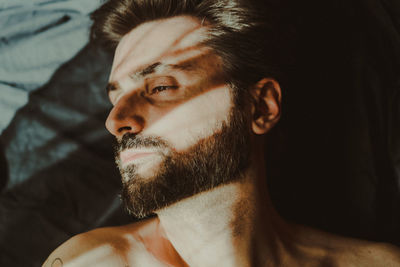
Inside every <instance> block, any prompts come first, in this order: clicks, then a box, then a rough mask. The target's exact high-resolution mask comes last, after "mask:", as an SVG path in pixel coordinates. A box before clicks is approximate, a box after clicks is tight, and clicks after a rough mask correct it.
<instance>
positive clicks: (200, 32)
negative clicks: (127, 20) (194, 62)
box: [110, 16, 207, 81]
mask: <svg viewBox="0 0 400 267" xmlns="http://www.w3.org/2000/svg"><path fill="white" fill-rule="evenodd" d="M187 18H188V17H187V16H183V17H175V18H174V19H173V20H171V19H166V20H160V21H152V22H147V23H144V24H142V25H139V26H138V27H137V28H135V29H133V30H132V31H131V32H129V33H128V34H126V35H125V36H124V37H123V38H122V40H121V41H120V43H119V45H118V47H117V49H116V52H115V56H114V61H113V65H112V69H111V75H110V81H117V80H121V79H122V78H124V77H125V76H127V75H129V73H130V72H131V71H132V70H135V69H139V68H141V67H144V66H146V64H149V62H156V61H158V60H159V59H160V58H163V57H165V56H166V55H172V54H174V53H175V52H176V51H179V50H183V49H189V48H190V47H192V46H197V45H198V44H199V43H200V42H202V41H204V40H205V39H206V38H207V35H206V32H207V27H204V26H200V25H199V22H198V21H197V20H196V19H194V18H191V19H190V20H188V19H187ZM161 22H163V23H161ZM183 23H184V24H183ZM176 26H179V27H180V28H183V30H184V32H183V33H182V32H181V31H177V32H171V31H167V30H166V29H169V28H174V27H176ZM143 32H146V33H147V34H146V35H143ZM138 37H141V39H140V41H138V39H137V38H138ZM199 37H202V38H199ZM132 43H134V44H135V45H134V46H133V47H132Z"/></svg>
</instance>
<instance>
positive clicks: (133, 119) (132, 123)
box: [106, 99, 144, 138]
mask: <svg viewBox="0 0 400 267" xmlns="http://www.w3.org/2000/svg"><path fill="white" fill-rule="evenodd" d="M129 102H130V101H128V100H125V99H121V100H120V101H118V103H117V104H116V105H115V106H114V107H113V109H112V110H111V111H110V114H109V115H108V117H107V120H106V128H107V130H108V131H109V132H110V133H111V134H112V135H114V136H115V137H117V138H120V137H122V136H123V135H124V134H126V133H133V134H138V133H139V132H141V131H142V130H143V127H144V119H143V117H142V116H140V115H139V114H137V108H135V107H134V106H133V105H132V103H129Z"/></svg>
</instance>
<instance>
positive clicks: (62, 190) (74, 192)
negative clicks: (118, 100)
mask: <svg viewBox="0 0 400 267" xmlns="http://www.w3.org/2000/svg"><path fill="white" fill-rule="evenodd" d="M297 2H299V1H297ZM99 5H100V0H29V1H27V0H0V132H1V136H0V191H1V195H0V266H41V264H42V263H43V262H44V260H45V259H46V257H47V256H48V254H49V253H50V252H51V251H53V250H54V249H55V248H56V247H57V246H59V245H60V244H61V243H63V242H64V241H66V240H67V239H68V238H70V237H71V236H73V235H76V234H78V233H81V232H84V231H88V230H91V229H93V228H97V227H102V226H109V225H121V224H125V223H128V222H132V221H134V220H135V218H131V217H128V216H127V215H126V213H125V212H124V211H123V209H122V208H121V205H120V200H119V196H118V193H119V187H120V181H119V176H118V173H117V169H116V167H115V164H114V161H113V154H112V148H111V142H112V137H111V135H110V134H109V133H108V132H107V131H106V129H105V127H104V121H105V119H106V116H107V114H108V111H109V110H110V108H111V105H110V104H109V102H108V99H107V96H106V93H105V85H106V82H107V79H108V73H109V70H110V67H111V61H112V54H110V53H107V52H105V51H104V50H102V49H101V48H99V47H97V46H96V45H94V44H91V43H89V40H88V33H89V27H90V24H91V22H90V18H89V15H90V13H91V12H92V11H94V10H95V9H96V8H97V7H98V6H99ZM290 8H292V9H293V13H292V14H293V17H292V18H291V20H292V21H291V23H293V25H294V27H295V32H296V37H297V39H296V41H295V44H294V45H293V47H294V48H295V49H294V55H295V61H294V64H293V66H290V68H288V72H287V79H286V80H285V81H282V87H283V90H284V106H283V117H282V120H281V122H280V123H279V124H278V127H276V129H274V131H273V132H271V134H270V135H269V136H268V139H269V142H268V148H267V153H268V157H267V164H268V182H269V190H270V193H271V195H272V199H273V202H274V205H275V207H276V208H277V209H278V211H279V213H280V214H282V216H283V217H285V218H286V219H288V220H290V221H293V222H297V223H301V224H306V225H310V226H313V227H317V228H320V229H323V230H326V231H330V232H334V233H338V234H342V235H346V236H352V237H358V238H363V239H368V240H374V241H385V242H391V243H393V244H397V245H400V229H399V228H400V227H399V226H400V193H399V190H400V184H399V182H400V105H399V104H400V92H399V91H400V2H399V1H395V0H354V1H345V0H335V1H313V0H307V1H301V3H296V1H293V3H291V4H290Z"/></svg>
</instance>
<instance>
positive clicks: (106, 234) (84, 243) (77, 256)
mask: <svg viewBox="0 0 400 267" xmlns="http://www.w3.org/2000/svg"><path fill="white" fill-rule="evenodd" d="M145 224H146V222H139V223H134V224H129V225H125V226H119V227H106V228H98V229H95V230H92V231H89V232H86V233H82V234H79V235H76V236H74V237H72V238H70V239H69V240H67V241H66V242H64V243H63V244H62V245H61V246H59V247H58V248H57V249H55V250H54V251H53V252H52V253H51V254H50V256H49V257H48V258H47V260H46V261H45V262H44V264H43V267H61V266H63V267H65V266H67V267H81V266H82V267H83V266H85V267H86V266H98V267H102V266H104V267H109V266H115V267H119V266H121V267H127V266H136V264H132V263H133V260H132V258H134V255H133V254H139V255H144V254H146V253H145V252H146V249H145V248H144V246H143V244H141V242H140V240H138V239H136V238H135V233H136V232H137V231H140V229H141V227H143V225H145Z"/></svg>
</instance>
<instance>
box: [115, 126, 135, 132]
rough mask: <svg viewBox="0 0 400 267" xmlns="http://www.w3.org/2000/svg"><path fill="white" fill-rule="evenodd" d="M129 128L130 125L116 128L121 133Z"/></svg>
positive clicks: (130, 128)
mask: <svg viewBox="0 0 400 267" xmlns="http://www.w3.org/2000/svg"><path fill="white" fill-rule="evenodd" d="M130 130H132V127H130V126H124V127H121V128H119V129H118V132H119V133H122V132H123V131H130Z"/></svg>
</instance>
